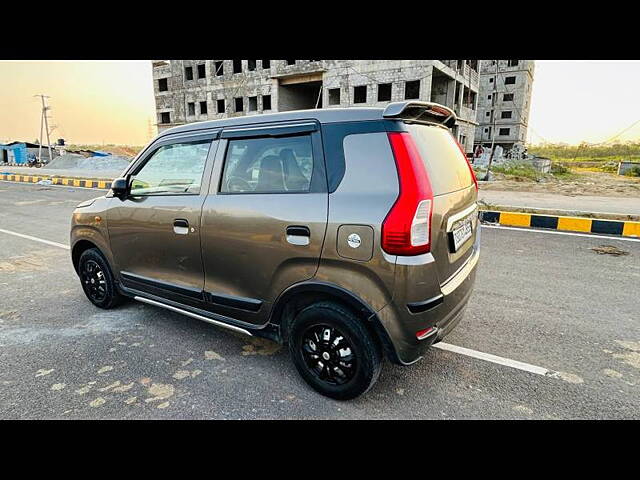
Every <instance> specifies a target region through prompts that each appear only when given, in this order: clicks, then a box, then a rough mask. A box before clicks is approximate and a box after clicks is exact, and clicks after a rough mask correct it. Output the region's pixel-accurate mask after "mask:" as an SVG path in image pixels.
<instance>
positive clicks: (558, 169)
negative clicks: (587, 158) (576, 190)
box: [551, 162, 571, 175]
mask: <svg viewBox="0 0 640 480" xmlns="http://www.w3.org/2000/svg"><path fill="white" fill-rule="evenodd" d="M570 172H571V170H569V169H568V168H567V167H565V166H564V165H562V164H560V163H555V162H554V163H552V164H551V173H553V174H554V175H565V174H567V173H570Z"/></svg>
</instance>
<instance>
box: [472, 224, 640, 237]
mask: <svg viewBox="0 0 640 480" xmlns="http://www.w3.org/2000/svg"><path fill="white" fill-rule="evenodd" d="M620 221H622V220H620ZM482 228H496V229H498V230H516V231H518V232H525V233H526V232H528V233H547V234H551V235H570V236H573V237H589V238H600V239H606V240H624V241H625V242H640V238H633V237H623V236H620V237H611V236H608V235H595V234H591V233H577V232H564V231H560V230H542V229H538V228H529V227H526V228H518V227H505V226H502V225H486V224H482Z"/></svg>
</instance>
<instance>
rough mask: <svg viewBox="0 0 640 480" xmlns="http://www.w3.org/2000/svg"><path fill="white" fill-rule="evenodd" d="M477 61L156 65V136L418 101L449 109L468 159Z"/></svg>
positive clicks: (187, 62)
mask: <svg viewBox="0 0 640 480" xmlns="http://www.w3.org/2000/svg"><path fill="white" fill-rule="evenodd" d="M479 68H480V65H479V62H478V61H477V60H164V61H154V62H153V83H154V92H155V99H156V113H157V124H158V131H162V130H164V129H166V128H169V127H173V126H175V125H182V124H185V123H190V122H197V121H203V120H212V119H218V118H224V117H236V116H242V115H255V114H260V113H273V112H283V111H287V110H301V109H313V108H338V107H384V106H385V105H387V104H388V103H389V102H395V101H402V100H410V99H416V100H423V101H431V102H437V103H441V104H443V105H446V106H448V107H450V108H451V109H453V110H454V111H455V112H456V114H457V116H458V122H457V125H456V126H455V127H454V129H453V130H454V134H455V135H456V137H457V138H458V140H459V141H460V143H461V144H462V145H463V146H464V148H465V150H466V151H467V152H471V151H472V149H473V145H474V135H475V132H476V126H477V125H478V124H477V122H476V109H477V102H478V89H479Z"/></svg>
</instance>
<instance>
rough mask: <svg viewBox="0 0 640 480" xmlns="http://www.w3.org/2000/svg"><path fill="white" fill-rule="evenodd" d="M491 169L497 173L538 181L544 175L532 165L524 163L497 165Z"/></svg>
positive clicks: (516, 178)
mask: <svg viewBox="0 0 640 480" xmlns="http://www.w3.org/2000/svg"><path fill="white" fill-rule="evenodd" d="M491 170H493V171H494V172H495V173H502V174H503V175H507V176H510V177H515V178H514V179H515V180H518V179H529V180H535V181H538V180H540V178H542V177H543V176H544V174H542V173H541V172H539V171H537V170H536V169H535V168H533V167H532V166H531V165H527V164H522V163H507V164H504V165H495V166H493V167H491Z"/></svg>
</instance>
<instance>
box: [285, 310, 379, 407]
mask: <svg viewBox="0 0 640 480" xmlns="http://www.w3.org/2000/svg"><path fill="white" fill-rule="evenodd" d="M376 340H377V339H376V338H374V337H373V336H372V335H371V333H370V332H369V331H368V330H367V328H366V326H365V324H364V321H363V320H362V319H360V318H358V317H356V316H355V315H354V314H353V313H352V312H351V311H350V310H349V309H347V308H345V307H343V306H342V305H340V304H337V303H333V302H318V303H315V304H312V305H310V306H308V307H306V308H304V309H303V310H301V311H300V312H299V313H298V314H297V315H296V317H295V318H294V320H293V322H292V324H291V327H290V329H289V338H288V344H289V351H290V353H291V358H292V359H293V363H294V365H295V366H296V369H297V370H298V373H299V374H300V376H302V378H303V379H304V380H305V381H306V382H307V383H308V384H309V385H310V386H311V387H312V388H313V389H314V390H316V391H317V392H319V393H321V394H322V395H325V396H327V397H330V398H334V399H336V400H350V399H352V398H355V397H358V396H359V395H362V394H363V393H365V392H366V391H367V390H369V389H370V388H371V387H372V386H373V384H374V383H375V382H376V380H377V379H378V376H379V375H380V370H381V367H382V352H381V348H380V346H379V345H378V342H377V341H376ZM314 348H315V350H314Z"/></svg>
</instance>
